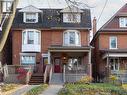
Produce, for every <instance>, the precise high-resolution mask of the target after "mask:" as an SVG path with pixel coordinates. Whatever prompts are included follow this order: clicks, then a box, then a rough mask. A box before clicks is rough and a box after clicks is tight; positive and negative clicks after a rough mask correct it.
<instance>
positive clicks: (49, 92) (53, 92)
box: [40, 84, 63, 95]
mask: <svg viewBox="0 0 127 95" xmlns="http://www.w3.org/2000/svg"><path fill="white" fill-rule="evenodd" d="M62 87H63V85H62V84H58V85H49V87H48V88H47V89H46V90H45V91H44V92H42V94H40V95H57V93H58V92H59V90H60V89H61V88H62Z"/></svg>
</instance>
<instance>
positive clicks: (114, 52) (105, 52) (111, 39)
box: [91, 4, 127, 82]
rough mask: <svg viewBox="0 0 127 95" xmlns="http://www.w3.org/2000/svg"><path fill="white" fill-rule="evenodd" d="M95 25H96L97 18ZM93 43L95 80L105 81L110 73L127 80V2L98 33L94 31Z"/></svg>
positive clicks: (124, 80) (123, 80)
mask: <svg viewBox="0 0 127 95" xmlns="http://www.w3.org/2000/svg"><path fill="white" fill-rule="evenodd" d="M93 26H96V20H94V24H93ZM94 29H95V30H96V28H94ZM91 44H92V45H93V46H94V47H95V48H94V50H93V54H92V55H93V59H94V60H93V76H94V78H95V80H96V81H104V79H106V78H108V77H109V76H110V75H116V76H117V77H118V78H119V80H121V81H122V82H127V4H125V5H124V6H123V7H122V8H121V9H120V10H118V12H117V13H116V14H114V16H112V17H111V19H109V20H108V21H107V22H106V23H105V24H104V25H103V26H102V27H101V28H100V29H99V30H98V31H97V32H96V33H95V31H94V38H93V40H92V42H91Z"/></svg>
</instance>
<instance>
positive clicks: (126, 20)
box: [119, 17, 127, 28]
mask: <svg viewBox="0 0 127 95" xmlns="http://www.w3.org/2000/svg"><path fill="white" fill-rule="evenodd" d="M119 27H121V28H122V27H123V28H124V27H125V28H126V27H127V17H120V18H119Z"/></svg>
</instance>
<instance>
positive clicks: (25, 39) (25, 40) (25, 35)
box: [23, 31, 27, 44]
mask: <svg viewBox="0 0 127 95" xmlns="http://www.w3.org/2000/svg"><path fill="white" fill-rule="evenodd" d="M23 44H27V32H26V31H24V32H23Z"/></svg>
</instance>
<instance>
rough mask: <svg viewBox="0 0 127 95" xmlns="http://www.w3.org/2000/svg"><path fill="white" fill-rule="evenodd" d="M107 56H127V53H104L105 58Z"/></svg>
mask: <svg viewBox="0 0 127 95" xmlns="http://www.w3.org/2000/svg"><path fill="white" fill-rule="evenodd" d="M107 57H117V58H118V57H127V53H106V54H104V55H103V57H102V58H103V59H105V58H107Z"/></svg>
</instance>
